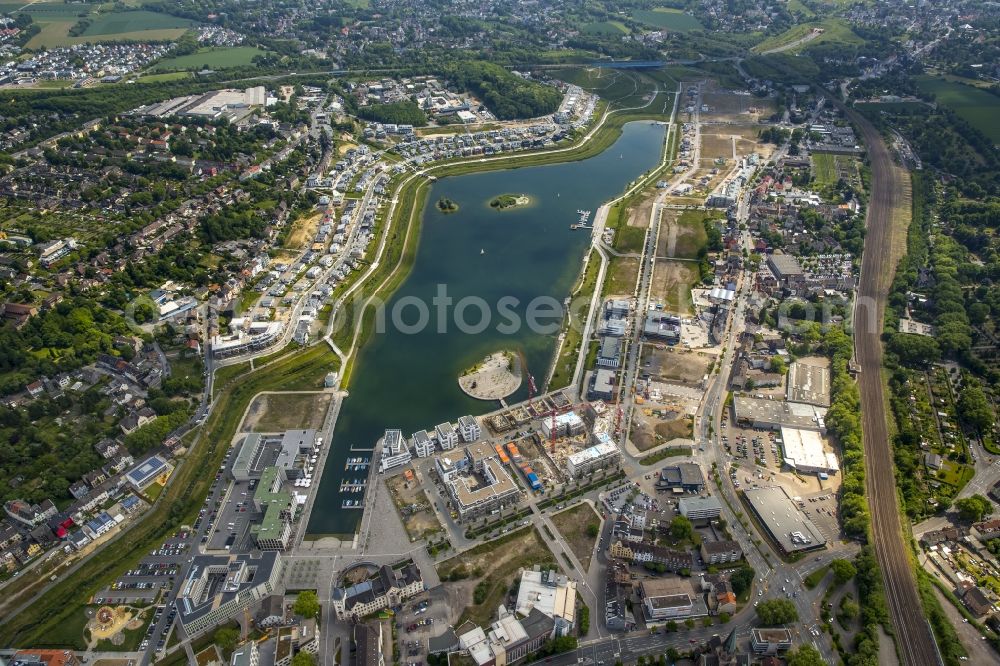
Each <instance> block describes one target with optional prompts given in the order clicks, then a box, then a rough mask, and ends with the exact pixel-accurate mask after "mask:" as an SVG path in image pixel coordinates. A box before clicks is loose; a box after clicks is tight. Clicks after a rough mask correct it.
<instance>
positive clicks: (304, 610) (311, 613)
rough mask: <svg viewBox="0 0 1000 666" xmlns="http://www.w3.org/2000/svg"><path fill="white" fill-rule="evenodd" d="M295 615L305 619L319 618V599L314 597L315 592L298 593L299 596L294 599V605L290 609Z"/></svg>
mask: <svg viewBox="0 0 1000 666" xmlns="http://www.w3.org/2000/svg"><path fill="white" fill-rule="evenodd" d="M292 610H294V611H295V614H296V615H299V616H301V617H305V618H317V617H319V611H320V607H319V598H318V597H317V596H316V591H315V590H304V591H302V592H299V596H298V597H296V598H295V605H294V606H293V607H292Z"/></svg>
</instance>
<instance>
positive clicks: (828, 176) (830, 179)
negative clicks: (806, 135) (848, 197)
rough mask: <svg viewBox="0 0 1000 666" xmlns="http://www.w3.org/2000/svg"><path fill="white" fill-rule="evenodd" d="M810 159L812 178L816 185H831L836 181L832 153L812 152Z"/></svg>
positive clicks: (835, 168) (835, 169)
mask: <svg viewBox="0 0 1000 666" xmlns="http://www.w3.org/2000/svg"><path fill="white" fill-rule="evenodd" d="M811 160H812V172H813V178H815V179H816V184H817V185H820V186H823V185H833V184H834V183H836V182H837V165H836V163H835V162H834V159H833V155H826V154H822V153H813V155H812V158H811Z"/></svg>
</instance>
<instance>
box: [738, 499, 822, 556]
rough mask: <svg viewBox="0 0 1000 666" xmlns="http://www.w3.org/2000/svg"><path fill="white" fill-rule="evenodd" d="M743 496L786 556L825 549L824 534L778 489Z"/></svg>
mask: <svg viewBox="0 0 1000 666" xmlns="http://www.w3.org/2000/svg"><path fill="white" fill-rule="evenodd" d="M744 495H745V496H746V499H747V502H748V503H749V504H750V508H751V509H752V510H753V512H754V515H755V516H756V517H757V520H759V521H760V522H761V523H762V524H763V525H764V527H765V528H767V531H768V533H769V534H770V535H771V538H772V539H773V540H774V541H775V542H776V543H777V544H778V545H779V546H781V549H782V550H784V551H785V553H789V554H790V553H799V552H806V551H810V550H816V549H817V548H822V547H823V546H825V545H826V537H824V536H823V533H822V532H820V531H819V528H818V527H816V525H815V524H813V522H812V521H811V520H809V518H808V517H807V516H806V515H805V514H804V513H802V511H800V510H799V507H798V506H796V505H795V502H794V501H793V500H792V498H791V497H789V496H788V493H787V492H786V491H785V489H784V488H782V487H781V486H768V487H766V488H754V489H752V490H747V491H746V492H745V493H744Z"/></svg>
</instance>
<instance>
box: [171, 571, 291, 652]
mask: <svg viewBox="0 0 1000 666" xmlns="http://www.w3.org/2000/svg"><path fill="white" fill-rule="evenodd" d="M281 565H282V561H281V556H280V555H279V554H278V553H276V552H273V551H270V552H264V553H261V554H260V555H258V556H254V555H249V554H241V555H223V556H220V555H197V556H195V558H194V561H193V562H192V563H191V568H190V569H189V571H188V576H187V578H185V579H184V581H182V582H181V590H180V594H178V596H177V601H176V602H175V603H176V605H177V617H178V619H179V620H180V622H181V625H182V626H183V627H184V632H185V633H186V634H187V635H188V636H191V637H194V636H198V635H199V634H202V633H204V632H205V631H208V630H209V629H212V628H214V627H215V626H216V625H219V624H222V623H224V622H226V621H228V620H230V619H232V618H234V617H237V616H238V615H239V614H240V613H242V612H243V611H244V610H245V609H247V608H249V607H250V606H251V605H253V604H255V603H257V602H259V601H261V600H263V599H266V598H267V597H269V596H271V595H272V594H274V592H275V590H276V589H277V588H278V583H279V581H280V580H281Z"/></svg>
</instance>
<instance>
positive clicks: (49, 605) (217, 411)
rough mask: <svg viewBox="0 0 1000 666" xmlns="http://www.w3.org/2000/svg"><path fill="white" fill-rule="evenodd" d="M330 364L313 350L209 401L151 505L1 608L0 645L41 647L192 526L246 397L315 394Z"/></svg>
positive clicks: (324, 352) (321, 351) (322, 350)
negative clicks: (20, 603) (92, 550)
mask: <svg viewBox="0 0 1000 666" xmlns="http://www.w3.org/2000/svg"><path fill="white" fill-rule="evenodd" d="M336 362H337V359H336V356H335V355H334V354H333V352H331V351H330V349H329V347H327V346H326V345H315V346H313V347H310V348H308V349H306V350H304V351H302V352H301V353H298V354H295V355H293V356H290V357H289V358H287V359H282V360H281V361H279V362H276V363H274V364H273V365H270V366H268V367H267V368H262V369H259V370H257V371H255V372H252V373H249V374H247V375H246V376H245V379H243V380H242V381H240V382H231V383H229V385H228V386H227V387H226V388H224V389H222V390H221V391H220V393H219V395H218V397H217V398H216V400H215V408H214V409H213V411H212V413H211V415H210V416H209V418H208V421H207V422H206V424H205V425H204V427H203V430H202V436H201V437H200V438H198V440H197V442H196V443H195V445H194V446H193V447H192V449H191V450H190V451H189V453H188V454H187V455H186V457H185V458H184V459H182V460H181V461H180V463H179V464H178V467H177V470H176V471H175V472H174V475H173V478H172V479H171V482H170V485H169V486H168V487H167V488H166V489H165V490H164V491H163V494H162V495H161V497H160V500H159V501H158V502H157V504H156V506H154V507H153V508H152V509H150V511H149V513H147V514H146V515H144V516H143V517H142V518H141V520H140V521H139V522H137V523H136V524H135V525H134V526H133V527H132V528H131V529H129V530H128V531H126V532H124V533H123V534H122V535H121V536H120V537H118V538H117V540H116V541H115V542H114V545H109V546H107V547H105V548H103V549H101V551H100V552H99V554H98V555H97V556H95V557H91V558H90V559H88V560H86V561H84V562H83V563H82V564H81V565H80V566H79V568H77V569H76V570H75V571H74V572H73V573H71V574H69V575H68V576H66V577H65V578H63V579H62V580H60V581H58V582H57V583H56V584H55V585H53V586H52V588H51V589H49V590H47V591H46V592H45V594H44V595H43V596H41V597H40V598H39V599H37V600H36V601H35V602H34V603H33V604H32V605H31V606H29V607H28V608H26V609H24V610H22V611H20V612H18V613H17V614H16V615H12V614H10V613H9V611H10V610H11V609H10V607H7V608H5V609H4V610H5V612H7V613H8V616H7V618H6V619H5V620H4V623H3V626H2V628H0V644H3V645H21V646H32V645H37V644H41V643H45V642H46V641H47V638H46V637H48V636H52V635H55V634H58V633H59V632H58V631H57V628H58V627H59V626H60V625H61V624H62V623H63V622H67V621H70V620H71V618H72V617H73V615H74V613H75V612H76V611H78V610H79V608H80V606H82V605H84V604H86V603H87V602H88V601H89V599H90V598H91V597H92V596H93V595H94V594H95V593H96V592H97V591H98V590H99V589H101V588H102V587H103V586H105V585H108V584H110V583H111V582H112V581H113V580H114V578H115V577H117V576H118V575H120V574H121V572H122V571H124V570H126V569H129V568H131V567H134V566H135V565H136V563H138V562H139V560H140V559H142V558H143V557H145V556H146V555H147V554H148V553H149V551H150V550H151V549H152V548H154V547H155V546H156V544H157V543H160V542H162V541H163V540H164V539H165V538H166V537H167V536H169V534H171V533H172V532H173V531H175V530H176V529H177V528H178V527H179V526H180V525H183V524H190V523H192V522H193V521H194V519H195V517H196V516H197V514H198V509H199V508H200V507H201V502H202V499H203V498H204V497H206V496H207V495H208V491H209V488H210V486H211V483H212V481H213V480H214V477H213V475H212V474H210V473H206V470H209V471H211V470H212V469H214V468H216V467H218V465H220V464H221V462H222V458H223V456H224V455H225V452H226V451H227V450H228V448H229V444H230V442H231V441H232V439H233V436H234V435H235V434H236V430H237V428H238V427H239V423H240V420H241V419H242V418H243V413H244V412H245V411H246V408H247V407H248V406H249V404H250V401H251V400H252V399H253V397H254V396H255V395H256V394H257V393H260V392H261V391H291V390H305V389H316V388H319V387H321V386H322V384H323V377H324V375H325V374H326V372H328V371H329V370H330V369H332V368H335V367H336ZM234 367H240V366H234ZM45 582H47V581H42V582H37V583H35V584H34V585H31V586H28V587H27V588H25V589H24V590H22V592H27V593H31V594H33V593H36V592H39V591H41V588H42V587H43V586H44V583H45ZM20 597H21V599H22V600H23V599H27V598H28V597H27V596H26V595H25V594H21V595H20Z"/></svg>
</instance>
